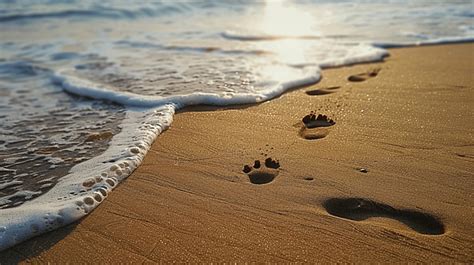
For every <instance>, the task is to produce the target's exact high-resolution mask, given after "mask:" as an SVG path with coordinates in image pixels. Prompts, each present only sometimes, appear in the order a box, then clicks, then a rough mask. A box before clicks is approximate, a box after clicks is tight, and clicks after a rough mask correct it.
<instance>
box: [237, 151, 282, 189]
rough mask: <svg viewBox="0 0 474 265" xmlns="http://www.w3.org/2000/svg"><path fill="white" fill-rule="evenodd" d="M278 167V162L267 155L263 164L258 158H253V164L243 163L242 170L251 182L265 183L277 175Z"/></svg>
mask: <svg viewBox="0 0 474 265" xmlns="http://www.w3.org/2000/svg"><path fill="white" fill-rule="evenodd" d="M279 168H280V163H279V162H278V161H277V160H273V159H272V158H271V157H269V158H267V159H265V163H264V164H263V165H262V164H261V163H260V160H255V162H254V164H253V166H249V165H245V166H244V169H243V170H242V171H243V172H244V173H245V174H247V176H248V177H249V179H250V182H251V183H252V184H267V183H270V182H272V181H273V180H274V179H275V178H276V176H278V173H279V172H280V170H279Z"/></svg>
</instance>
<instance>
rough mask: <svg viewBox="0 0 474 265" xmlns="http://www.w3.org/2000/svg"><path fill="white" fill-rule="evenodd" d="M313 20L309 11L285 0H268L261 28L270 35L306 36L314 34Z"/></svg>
mask: <svg viewBox="0 0 474 265" xmlns="http://www.w3.org/2000/svg"><path fill="white" fill-rule="evenodd" d="M312 22H313V17H312V16H311V15H310V14H309V13H308V12H305V11H304V10H300V9H298V8H296V7H294V6H291V5H288V3H287V1H285V0H280V1H273V0H267V2H266V3H265V8H264V11H263V17H262V23H261V25H260V29H261V30H262V32H264V33H266V34H268V35H277V36H305V35H310V34H312V33H313V34H314V32H312V30H311V25H312Z"/></svg>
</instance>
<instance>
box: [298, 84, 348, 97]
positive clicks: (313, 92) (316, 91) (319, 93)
mask: <svg viewBox="0 0 474 265" xmlns="http://www.w3.org/2000/svg"><path fill="white" fill-rule="evenodd" d="M339 88H341V87H340V86H332V87H323V88H319V89H313V90H308V91H306V94H307V95H309V96H322V95H328V94H332V93H334V92H336V91H335V90H337V89H339Z"/></svg>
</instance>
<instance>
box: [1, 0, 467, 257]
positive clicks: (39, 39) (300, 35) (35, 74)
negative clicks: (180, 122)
mask: <svg viewBox="0 0 474 265" xmlns="http://www.w3.org/2000/svg"><path fill="white" fill-rule="evenodd" d="M472 7H473V1H435V2H433V1H387V2H382V3H380V2H379V3H372V2H371V1H316V0H313V1H309V0H308V1H289V0H288V1H269V2H261V1H258V2H254V1H232V2H226V3H222V1H206V2H192V1H191V2H179V3H174V2H167V1H142V2H134V3H133V4H130V3H129V1H119V0H109V1H101V2H100V3H97V1H74V0H68V1H52V0H51V1H3V2H1V3H0V49H1V51H2V52H1V54H0V95H1V97H0V121H1V123H0V250H2V249H5V248H7V247H9V246H11V245H14V244H16V243H18V242H20V241H22V240H25V239H27V238H29V237H31V236H34V235H37V234H40V233H43V232H46V231H49V230H52V229H55V228H57V227H59V226H62V225H64V224H67V223H70V222H72V221H74V220H77V219H78V218H80V217H82V216H84V215H86V214H87V213H89V212H90V211H91V210H92V209H93V208H95V207H96V206H97V205H98V204H100V203H101V202H102V201H103V199H105V197H107V194H108V193H109V192H110V191H111V190H112V189H113V188H114V187H116V185H117V184H118V183H119V182H120V181H121V180H122V179H124V178H126V177H127V176H128V175H129V174H130V173H131V172H132V171H133V170H134V169H135V168H136V167H137V166H138V165H139V164H140V162H141V160H142V158H143V156H144V155H145V154H146V151H147V150H148V148H149V146H150V145H151V143H152V142H153V141H154V139H155V138H156V136H157V135H159V134H160V133H161V132H162V131H163V130H164V129H166V128H167V127H168V126H169V124H170V123H171V122H172V116H173V114H174V111H175V109H177V108H181V107H184V106H187V105H194V104H214V105H229V104H243V103H256V102H261V101H264V100H269V99H271V98H273V97H276V96H278V95H280V94H281V93H283V92H284V91H286V90H288V89H290V88H292V87H295V86H300V85H305V84H312V83H315V82H317V81H318V80H319V78H320V69H321V68H327V67H335V66H341V65H347V64H353V63H363V62H371V61H377V60H381V59H382V58H383V57H384V56H387V55H388V52H387V50H386V49H384V47H393V46H404V45H416V44H430V43H442V42H457V41H472V40H473V37H474V26H473V17H474V12H473V11H472V10H473V9H472Z"/></svg>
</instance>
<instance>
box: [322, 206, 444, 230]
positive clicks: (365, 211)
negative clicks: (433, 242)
mask: <svg viewBox="0 0 474 265" xmlns="http://www.w3.org/2000/svg"><path fill="white" fill-rule="evenodd" d="M323 206H324V208H325V209H326V211H327V212H328V213H329V214H331V215H334V216H338V217H341V218H345V219H350V220H354V221H362V220H366V219H368V218H371V217H385V218H391V219H395V220H397V221H399V222H401V223H403V224H405V225H406V226H408V227H409V228H411V229H413V230H414V231H416V232H418V233H420V234H425V235H441V234H444V233H445V228H444V225H443V223H441V222H440V221H439V220H438V219H437V218H436V217H434V216H432V215H429V214H427V213H423V212H419V211H416V210H401V209H396V208H393V207H392V206H390V205H387V204H384V203H379V202H375V201H371V200H368V199H363V198H331V199H329V200H327V201H325V202H324V204H323Z"/></svg>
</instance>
